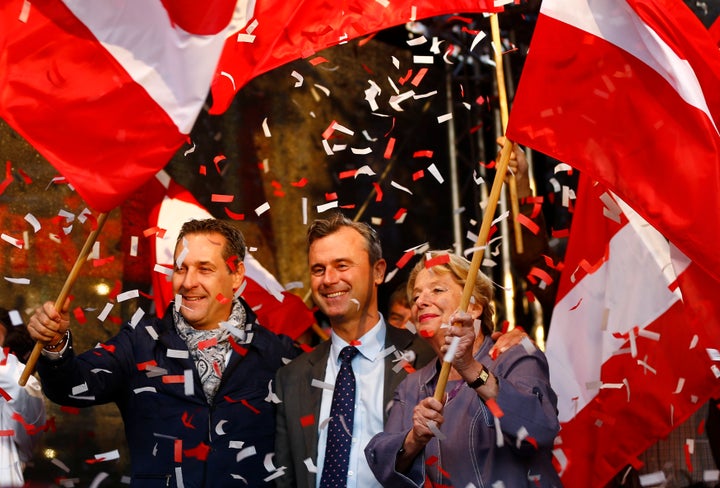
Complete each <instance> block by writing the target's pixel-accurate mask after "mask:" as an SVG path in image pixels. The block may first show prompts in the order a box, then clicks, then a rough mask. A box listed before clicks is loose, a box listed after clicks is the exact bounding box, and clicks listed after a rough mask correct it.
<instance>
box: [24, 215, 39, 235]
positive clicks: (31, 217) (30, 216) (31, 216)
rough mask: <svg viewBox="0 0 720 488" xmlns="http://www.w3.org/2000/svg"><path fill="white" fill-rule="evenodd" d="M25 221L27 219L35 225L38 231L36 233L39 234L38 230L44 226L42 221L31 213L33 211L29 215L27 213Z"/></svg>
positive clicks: (34, 227)
mask: <svg viewBox="0 0 720 488" xmlns="http://www.w3.org/2000/svg"><path fill="white" fill-rule="evenodd" d="M25 221H26V222H27V223H28V224H30V225H32V227H33V229H34V230H35V233H36V234H37V232H38V231H39V230H40V228H41V227H42V226H41V225H40V221H39V220H38V219H37V218H35V216H34V215H33V214H31V213H28V214H27V215H25Z"/></svg>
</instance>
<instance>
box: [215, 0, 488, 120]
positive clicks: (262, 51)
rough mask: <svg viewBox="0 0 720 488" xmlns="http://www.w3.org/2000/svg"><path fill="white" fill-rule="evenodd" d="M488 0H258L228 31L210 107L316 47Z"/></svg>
mask: <svg viewBox="0 0 720 488" xmlns="http://www.w3.org/2000/svg"><path fill="white" fill-rule="evenodd" d="M495 3H500V2H494V1H493V0H452V1H449V2H436V1H433V0H396V1H392V2H389V1H386V0H378V1H370V2H367V1H362V0H346V1H343V2H327V1H324V0H297V1H294V2H288V1H285V0H264V1H263V0H260V1H258V2H257V6H256V8H255V16H254V18H252V19H251V20H250V21H249V22H248V23H247V25H239V26H238V27H239V28H238V29H237V31H235V32H234V33H233V35H231V36H229V37H228V40H227V43H226V44H225V49H224V50H223V54H222V57H221V58H220V63H219V65H218V70H217V76H216V77H215V80H214V81H213V86H212V95H213V106H212V108H211V109H210V112H211V113H216V114H218V113H222V112H224V111H225V110H227V108H228V107H229V106H230V102H232V99H233V97H234V96H235V93H237V91H238V90H239V89H240V88H242V87H243V86H244V85H245V84H246V83H247V82H248V81H250V80H251V79H253V78H254V77H256V76H258V75H261V74H262V73H265V72H267V71H270V70H271V69H274V68H277V67H278V66H282V65H283V64H286V63H289V62H290V61H295V60H297V59H301V58H310V57H314V58H315V59H314V61H313V62H322V58H321V57H320V56H314V55H315V54H316V53H317V52H318V51H320V50H322V49H325V48H328V47H331V46H335V45H338V44H342V43H345V42H348V41H350V40H352V39H355V38H358V37H360V36H364V35H367V34H372V33H374V32H376V31H379V30H382V29H387V28H389V27H393V26H396V25H401V24H404V23H406V22H411V21H414V20H420V19H425V18H428V17H434V16H438V15H446V14H455V13H459V12H500V11H502V7H496V6H495Z"/></svg>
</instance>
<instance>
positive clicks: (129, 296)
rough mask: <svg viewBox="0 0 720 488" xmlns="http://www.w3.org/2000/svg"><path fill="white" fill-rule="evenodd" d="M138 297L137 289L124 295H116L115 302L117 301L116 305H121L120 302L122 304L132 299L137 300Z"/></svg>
mask: <svg viewBox="0 0 720 488" xmlns="http://www.w3.org/2000/svg"><path fill="white" fill-rule="evenodd" d="M139 296H140V292H139V291H138V290H137V289H135V290H129V291H126V292H124V293H120V294H118V296H117V301H118V303H121V302H124V301H125V300H130V299H132V298H137V297H139Z"/></svg>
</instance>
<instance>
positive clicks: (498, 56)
mask: <svg viewBox="0 0 720 488" xmlns="http://www.w3.org/2000/svg"><path fill="white" fill-rule="evenodd" d="M490 29H491V31H492V42H493V45H494V46H495V74H496V78H497V87H498V99H499V101H500V120H501V122H502V131H503V135H505V131H506V130H507V125H508V119H509V110H508V101H507V90H506V89H505V70H504V69H503V58H502V41H501V40H500V24H499V21H498V15H497V14H492V15H490ZM508 187H509V189H510V208H511V210H512V220H513V226H514V229H515V250H516V251H517V253H518V254H522V253H523V250H524V248H523V240H522V229H521V228H520V221H519V220H518V215H519V214H520V203H519V202H518V196H517V181H516V180H515V175H513V174H511V175H510V176H509V177H508Z"/></svg>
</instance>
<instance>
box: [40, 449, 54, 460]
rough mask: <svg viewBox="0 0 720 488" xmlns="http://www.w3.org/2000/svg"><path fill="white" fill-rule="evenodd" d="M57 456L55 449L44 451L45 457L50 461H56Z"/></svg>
mask: <svg viewBox="0 0 720 488" xmlns="http://www.w3.org/2000/svg"><path fill="white" fill-rule="evenodd" d="M56 455H57V453H56V452H55V449H49V448H48V449H45V450H44V451H43V456H45V457H46V458H48V459H55V456H56Z"/></svg>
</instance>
